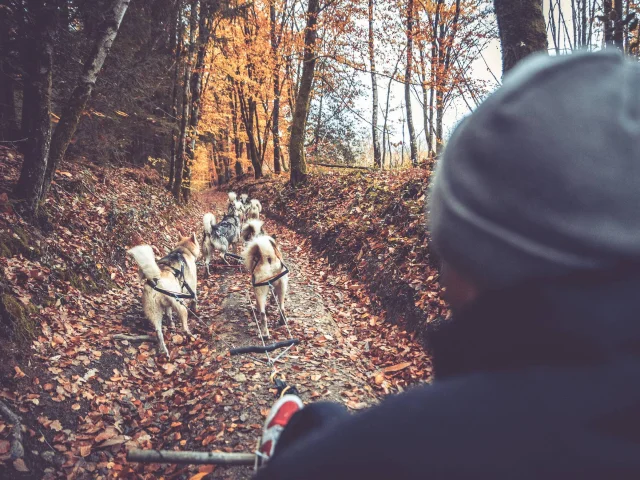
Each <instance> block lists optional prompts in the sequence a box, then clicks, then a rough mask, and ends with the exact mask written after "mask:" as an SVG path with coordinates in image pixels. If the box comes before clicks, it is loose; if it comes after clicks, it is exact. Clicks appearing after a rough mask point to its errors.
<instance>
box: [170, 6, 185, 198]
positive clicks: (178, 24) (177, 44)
mask: <svg viewBox="0 0 640 480" xmlns="http://www.w3.org/2000/svg"><path fill="white" fill-rule="evenodd" d="M181 7H182V5H181V2H178V3H177V5H176V18H175V32H174V34H173V38H172V43H173V51H174V55H175V58H174V62H175V65H174V67H173V88H172V92H171V116H172V117H173V119H172V123H173V126H172V128H171V157H170V160H169V184H168V185H167V189H168V190H169V191H172V190H173V182H174V180H175V174H176V148H177V144H176V143H177V142H176V140H177V138H178V136H179V135H180V131H179V128H178V127H179V125H178V88H179V87H178V85H179V82H180V57H181V55H182V46H183V42H182V36H183V34H184V28H183V27H182V11H181Z"/></svg>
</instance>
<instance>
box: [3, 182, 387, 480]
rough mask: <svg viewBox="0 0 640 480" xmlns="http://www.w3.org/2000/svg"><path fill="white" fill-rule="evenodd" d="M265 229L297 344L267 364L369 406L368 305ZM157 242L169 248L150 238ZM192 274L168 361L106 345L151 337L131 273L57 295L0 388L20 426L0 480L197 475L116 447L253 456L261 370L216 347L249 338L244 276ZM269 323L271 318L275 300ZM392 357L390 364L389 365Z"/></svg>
mask: <svg viewBox="0 0 640 480" xmlns="http://www.w3.org/2000/svg"><path fill="white" fill-rule="evenodd" d="M202 203H203V204H206V205H208V206H209V207H212V208H211V209H212V210H213V211H214V212H215V213H216V214H217V215H218V214H219V213H220V212H221V211H222V210H223V209H224V206H225V204H226V194H224V193H214V192H208V193H207V194H206V195H205V196H204V197H203V201H202ZM194 210H195V209H194ZM203 213H204V212H202V211H198V212H194V213H193V218H189V219H188V222H187V223H189V225H190V227H191V228H192V229H194V230H195V231H196V232H198V235H200V232H201V218H202V214H203ZM184 227H186V225H185V226H184ZM265 228H266V229H267V231H268V232H269V233H271V234H277V238H278V241H279V242H280V244H281V247H282V251H283V254H284V256H285V260H286V262H287V265H288V266H289V269H290V271H291V274H290V296H289V298H288V307H287V313H288V318H289V325H290V328H291V330H292V333H293V336H294V337H295V338H297V339H299V340H300V344H299V345H298V346H296V347H295V348H293V349H292V350H291V352H290V355H289V356H287V357H286V358H283V361H282V362H279V363H278V368H279V370H280V371H281V372H282V373H283V374H284V375H285V378H286V379H287V381H288V383H290V384H293V385H295V386H296V387H297V388H298V390H299V391H300V394H301V397H302V399H303V401H305V402H310V401H314V400H320V399H322V400H333V401H338V402H342V403H344V404H345V405H347V406H348V407H349V408H351V409H353V410H359V409H362V408H364V407H366V406H367V405H370V404H372V403H375V402H376V401H377V400H378V398H379V394H380V393H382V392H381V389H380V385H381V383H380V378H381V377H380V375H381V373H380V367H379V366H378V367H376V366H374V365H373V364H372V360H371V359H370V356H368V354H367V352H368V351H369V350H370V349H371V350H372V351H373V350H374V349H380V348H381V349H384V350H386V351H388V352H392V354H393V352H395V351H394V349H393V346H392V344H393V343H394V339H393V338H389V339H382V338H380V339H378V338H376V339H375V341H374V340H372V338H363V334H364V335H365V336H366V335H371V334H370V332H367V329H366V328H364V327H363V325H367V326H368V325H369V322H370V321H371V319H370V318H369V316H368V315H369V314H368V313H367V307H366V305H363V304H362V303H361V302H358V301H357V300H356V299H354V298H352V297H351V296H350V294H349V290H348V288H347V287H345V286H344V285H340V282H338V281H337V280H336V279H332V278H331V276H330V275H328V270H327V268H326V264H324V263H323V262H322V261H321V260H318V259H315V258H314V257H313V255H311V254H310V253H309V250H308V248H306V247H305V240H304V239H302V238H300V237H298V236H297V235H296V234H294V233H292V232H291V231H289V230H287V229H286V228H283V227H281V226H280V225H277V224H275V223H274V222H271V221H269V220H267V221H266V222H265ZM157 235H162V236H163V237H162V238H163V239H164V240H166V241H169V240H170V239H169V238H168V237H167V234H166V233H164V232H162V231H161V230H159V231H158V232H157ZM164 237H167V238H164ZM147 241H149V240H147ZM150 243H153V239H151V240H150ZM14 261H18V260H17V259H16V260H11V262H14ZM11 265H13V264H12V263H9V267H11ZM198 274H199V282H198V297H199V308H198V312H197V314H198V317H199V319H197V318H196V317H195V316H192V315H191V316H190V318H189V323H190V326H191V329H192V331H193V332H194V333H195V334H196V336H197V338H196V339H195V340H193V341H191V340H188V339H187V338H186V337H185V336H184V335H183V332H182V331H181V329H180V327H179V326H178V325H176V327H175V328H173V329H172V328H171V327H170V326H168V325H165V341H166V343H167V347H168V349H169V351H170V355H171V356H170V359H169V360H166V359H165V358H164V357H162V356H159V355H158V350H157V347H156V344H155V342H142V343H135V342H132V341H126V340H116V339H114V338H113V337H112V335H113V334H128V335H141V334H152V333H153V332H152V328H151V326H150V324H149V322H148V321H147V320H146V319H145V318H144V315H143V313H142V308H141V303H140V296H141V292H142V283H141V282H140V280H139V279H138V278H137V272H136V269H135V268H134V267H133V265H131V267H130V268H129V269H127V270H125V271H123V275H122V276H118V277H116V278H117V279H118V283H119V287H120V288H115V289H112V290H109V291H107V292H106V293H103V294H95V295H84V296H81V297H77V298H66V299H65V302H63V303H58V304H56V305H55V306H54V307H51V308H49V310H47V312H48V317H47V318H48V321H47V322H46V323H43V335H42V336H41V337H40V338H39V339H38V340H37V341H35V342H34V343H33V346H32V349H33V351H34V352H35V353H34V355H35V356H36V358H37V360H38V361H37V362H36V363H34V364H23V365H22V366H21V368H18V367H16V370H15V376H14V380H13V381H14V382H15V383H16V385H17V386H18V387H19V388H18V389H17V390H13V391H12V389H7V388H3V389H0V397H2V399H3V400H5V401H8V402H9V403H10V404H11V405H14V406H16V407H17V408H18V409H19V410H18V413H20V414H21V415H22V416H23V421H24V423H25V425H26V426H27V432H26V435H25V449H26V451H27V453H28V455H27V457H26V461H27V466H28V468H29V472H24V473H18V472H17V471H16V470H15V469H14V468H13V466H11V464H8V465H7V464H5V465H6V467H4V468H5V470H4V471H3V470H2V468H0V477H1V476H2V475H3V474H4V473H7V474H10V475H16V476H15V477H14V478H42V476H41V475H39V473H37V472H43V471H44V472H45V476H44V478H47V479H52V478H79V479H84V478H115V477H118V478H157V477H163V478H172V479H185V480H186V479H188V478H190V477H191V476H193V475H194V474H195V473H196V472H198V471H202V470H200V468H199V467H197V466H176V465H166V464H164V465H142V464H128V463H127V462H126V460H125V456H126V450H127V449H129V448H144V449H149V448H154V449H167V450H199V451H207V450H209V451H216V450H221V451H227V452H231V451H238V452H251V451H253V449H254V448H255V445H256V441H257V439H258V438H259V436H260V434H261V429H262V423H263V420H264V418H265V415H266V414H267V412H268V410H269V407H270V406H271V404H272V403H273V401H274V398H275V395H274V394H275V390H274V389H272V388H271V384H270V383H269V375H270V373H271V370H270V368H269V367H268V366H267V365H265V364H264V363H263V362H261V361H260V360H263V359H264V357H263V356H261V355H257V356H255V358H253V357H251V356H247V355H245V356H236V357H231V356H229V353H228V351H229V346H230V345H233V346H236V347H237V346H244V345H255V344H258V343H259V338H258V336H257V329H256V326H255V323H254V321H253V318H252V316H251V309H250V302H252V301H253V292H252V289H251V286H250V277H249V274H248V273H247V272H246V271H244V270H243V269H241V268H233V267H227V266H223V265H221V264H216V265H214V266H213V267H212V274H211V275H210V276H209V277H207V278H204V275H203V274H204V267H203V266H202V265H199V267H198ZM343 283H344V282H343ZM250 299H251V300H250ZM268 315H269V316H270V318H272V319H275V318H276V315H275V309H274V308H273V302H270V307H269V310H268ZM271 325H272V327H271V333H272V335H273V336H274V338H275V340H282V339H285V338H287V332H286V329H285V328H284V327H281V326H280V327H278V326H276V325H275V322H272V324H271ZM372 345H375V346H372ZM387 362H388V360H387ZM391 362H393V363H398V362H397V361H396V358H395V357H393V358H392V359H391ZM389 364H390V363H386V364H385V365H389ZM3 430H4V431H5V432H4V433H3V434H2V435H0V448H5V447H6V446H7V445H8V441H7V440H4V439H2V438H5V437H6V434H7V432H8V431H9V430H8V426H7V424H6V423H4V422H2V421H0V433H2V431H3ZM5 453H6V452H5ZM2 455H3V453H2V451H0V456H2ZM7 458H8V457H7ZM0 460H2V458H0ZM5 460H6V459H5ZM250 475H251V469H250V468H237V467H235V468H217V469H214V470H213V471H212V472H211V475H210V476H209V478H233V479H236V478H248V477H250Z"/></svg>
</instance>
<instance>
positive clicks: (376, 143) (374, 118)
mask: <svg viewBox="0 0 640 480" xmlns="http://www.w3.org/2000/svg"><path fill="white" fill-rule="evenodd" d="M373 1H374V0H369V64H370V66H371V97H372V101H373V106H372V113H371V138H372V140H373V163H374V164H375V165H376V166H377V167H378V168H382V157H381V155H380V140H379V139H378V82H377V79H376V59H375V44H374V41H373V40H374V38H373Z"/></svg>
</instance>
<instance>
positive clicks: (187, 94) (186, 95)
mask: <svg viewBox="0 0 640 480" xmlns="http://www.w3.org/2000/svg"><path fill="white" fill-rule="evenodd" d="M188 61H189V60H188V59H187V62H188ZM190 79H191V65H189V64H188V63H187V64H186V65H185V67H184V79H183V82H182V88H183V92H182V119H181V121H180V137H179V139H178V148H177V151H176V173H175V178H174V181H173V190H172V191H173V196H174V197H175V199H176V201H177V202H180V197H181V193H182V176H183V172H184V164H185V156H186V139H187V127H188V125H189V105H190V104H191V82H190Z"/></svg>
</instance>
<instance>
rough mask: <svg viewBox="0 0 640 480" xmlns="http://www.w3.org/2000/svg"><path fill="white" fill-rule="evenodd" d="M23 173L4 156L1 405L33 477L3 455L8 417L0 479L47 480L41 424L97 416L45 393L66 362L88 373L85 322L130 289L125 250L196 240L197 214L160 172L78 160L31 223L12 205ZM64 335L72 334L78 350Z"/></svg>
mask: <svg viewBox="0 0 640 480" xmlns="http://www.w3.org/2000/svg"><path fill="white" fill-rule="evenodd" d="M20 166H21V158H20V157H19V155H17V153H16V152H15V151H11V150H9V149H6V148H3V147H0V171H1V173H0V400H3V401H5V402H7V403H8V404H9V405H11V406H12V407H14V408H16V413H17V414H18V415H20V416H22V418H23V422H24V426H25V428H26V432H25V434H24V435H23V437H24V439H25V440H24V441H25V451H26V458H25V459H26V461H27V464H28V465H29V469H30V472H27V471H26V470H24V468H26V467H24V466H22V465H20V464H19V465H15V464H14V465H13V466H12V465H11V462H12V460H11V459H9V458H8V457H7V455H8V454H7V452H6V451H4V450H5V448H4V447H5V446H6V445H7V444H8V441H9V437H10V431H9V429H8V428H6V424H4V423H2V421H3V419H2V417H0V477H3V475H9V476H11V478H22V477H21V476H23V477H24V478H32V476H34V475H36V476H35V477H33V478H42V475H43V472H47V469H49V470H51V469H58V468H59V467H60V465H57V464H56V465H54V464H53V463H52V461H48V460H45V459H44V457H42V456H39V455H34V454H32V452H41V451H43V449H44V450H46V449H48V448H49V447H48V444H47V441H49V442H52V441H55V438H51V437H50V438H49V439H48V440H47V439H46V438H45V437H44V435H42V433H41V431H40V430H39V429H41V427H39V425H40V423H41V422H40V421H39V419H40V418H41V417H42V415H44V416H45V417H46V416H47V415H49V416H53V417H54V418H59V419H60V420H62V421H63V423H64V422H67V423H69V424H74V423H75V422H76V421H77V418H78V415H80V414H82V415H85V414H87V412H88V411H89V410H88V407H86V408H85V407H84V406H83V407H82V409H80V410H77V409H76V408H73V409H71V403H70V402H68V403H67V402H63V401H62V400H61V399H64V398H66V397H65V396H62V395H60V398H58V399H52V398H49V395H47V392H45V393H44V394H42V388H41V386H42V385H45V384H46V385H49V384H51V385H55V384H56V383H55V381H54V380H52V379H53V378H54V377H55V375H54V374H53V373H52V370H51V369H52V368H55V366H56V365H61V364H62V363H63V362H65V361H67V360H68V359H71V360H69V361H74V362H76V363H78V364H79V365H80V361H78V360H77V359H76V357H75V356H76V354H77V352H76V350H78V349H79V350H82V352H81V353H80V354H79V355H81V357H82V355H90V354H93V352H90V351H88V350H87V346H86V345H83V344H81V343H80V336H79V335H78V336H75V335H73V332H79V331H84V330H83V329H86V328H85V326H84V325H83V324H82V321H83V319H86V318H95V317H96V316H99V315H101V314H104V307H105V305H104V304H102V303H100V302H101V301H99V302H98V303H99V304H96V298H97V297H99V296H100V295H103V294H105V292H118V291H120V290H121V289H123V288H125V287H127V285H128V283H130V281H131V275H130V273H131V269H130V267H127V265H126V264H125V257H126V250H127V248H129V247H131V246H133V245H136V244H139V243H150V244H153V245H156V246H158V248H165V247H170V246H173V245H174V244H175V243H176V241H177V239H178V238H179V235H181V234H183V233H184V234H187V233H188V232H187V224H188V223H192V221H193V218H194V216H196V206H195V205H193V206H191V207H189V208H186V207H183V206H179V205H177V204H176V203H175V201H174V200H173V198H172V197H171V196H170V195H169V194H167V193H166V190H165V189H164V188H163V185H162V180H161V179H160V178H159V177H158V175H157V174H156V173H155V171H153V170H150V169H132V168H125V167H120V168H117V167H114V166H101V165H96V164H92V163H89V162H82V161H76V162H66V163H64V164H63V165H62V166H61V169H60V170H59V171H58V172H57V173H56V175H55V179H54V184H53V185H52V191H51V193H50V195H49V196H48V199H47V201H46V202H45V204H44V205H43V206H42V207H41V213H40V214H39V216H38V217H37V218H35V219H27V218H25V217H24V216H22V215H21V214H20V213H19V205H18V204H16V203H15V202H14V201H13V200H12V199H11V189H12V188H13V185H14V184H15V181H16V180H17V177H18V175H19V171H20V170H19V169H20ZM161 253H162V252H160V251H158V252H156V254H157V255H158V254H161ZM114 301H115V300H114ZM58 332H67V333H69V332H71V333H70V335H71V336H72V337H73V338H74V342H75V343H73V345H71V344H69V343H68V342H67V341H66V340H65V339H64V338H63V335H61V334H59V333H58ZM105 333H106V331H102V334H103V335H104V334H105ZM85 350H86V351H85ZM98 353H100V352H98ZM98 353H96V354H95V355H98ZM81 357H78V358H81ZM82 358H84V357H82ZM92 358H93V357H92ZM95 358H99V357H97V356H96V357H95ZM78 368H79V367H78ZM60 382H62V380H58V383H60ZM60 385H62V383H60ZM58 388H59V389H60V388H63V387H61V386H59V387H58ZM65 388H66V387H65ZM45 390H46V389H45ZM54 393H55V392H54ZM51 397H53V395H52V396H51ZM25 398H26V399H28V402H30V403H25V402H24V399H25ZM52 402H53V403H52ZM81 404H82V405H84V404H83V403H82V402H80V403H78V404H77V405H76V406H77V408H80V405H81ZM85 410H86V411H85ZM39 422H40V423H39ZM54 433H57V432H54ZM57 434H59V435H61V433H57ZM65 453H66V452H63V451H62V450H60V451H59V452H57V455H58V454H59V455H63V454H65ZM56 458H58V457H56ZM3 462H6V463H4V465H3ZM20 472H22V473H20ZM37 475H40V477H37Z"/></svg>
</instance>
